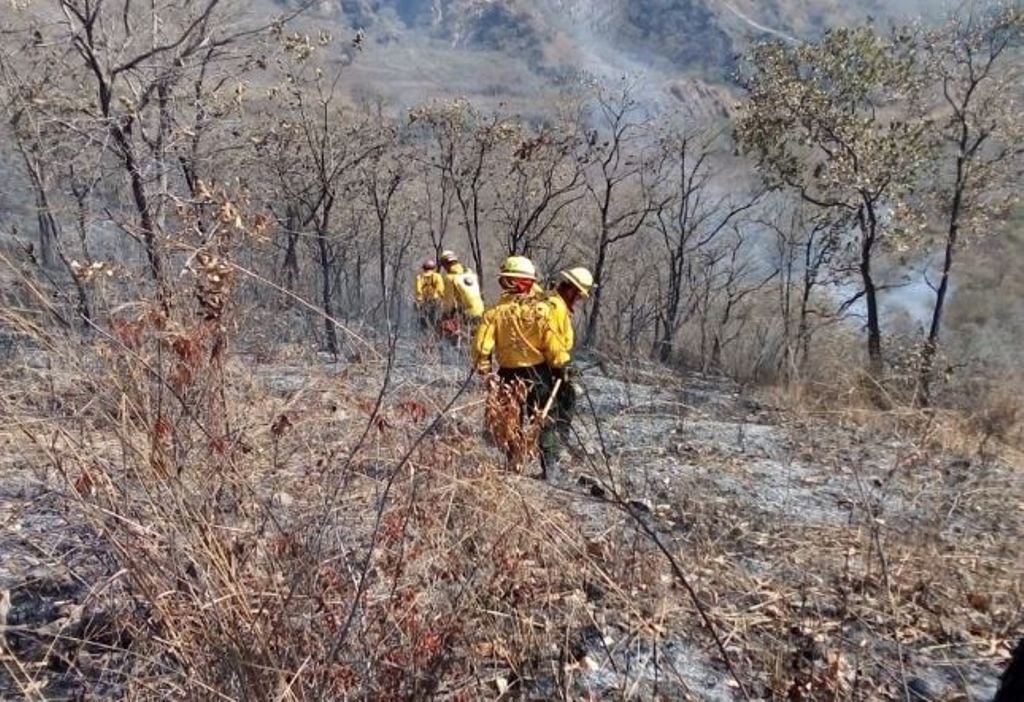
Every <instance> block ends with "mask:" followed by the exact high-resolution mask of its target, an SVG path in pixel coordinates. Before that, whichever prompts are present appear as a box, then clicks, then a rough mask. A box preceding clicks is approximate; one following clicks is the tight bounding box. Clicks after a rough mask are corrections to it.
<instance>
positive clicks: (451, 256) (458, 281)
mask: <svg viewBox="0 0 1024 702" xmlns="http://www.w3.org/2000/svg"><path fill="white" fill-rule="evenodd" d="M441 266H442V268H443V269H444V295H443V298H442V313H441V324H440V328H441V334H442V336H444V337H445V338H447V339H449V340H451V341H453V342H454V343H458V342H459V340H460V338H461V337H462V332H463V329H466V330H467V332H469V331H470V330H471V329H472V327H473V326H474V325H475V324H476V322H477V321H478V320H479V319H480V317H481V315H483V313H484V299H483V296H482V295H481V293H480V281H479V280H478V279H477V275H476V273H474V272H473V271H471V270H467V269H466V267H465V266H463V265H462V262H461V261H459V258H458V256H456V255H455V253H454V252H453V251H443V252H441Z"/></svg>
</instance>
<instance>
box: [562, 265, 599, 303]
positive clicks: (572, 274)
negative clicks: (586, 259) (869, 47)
mask: <svg viewBox="0 0 1024 702" xmlns="http://www.w3.org/2000/svg"><path fill="white" fill-rule="evenodd" d="M560 275H561V276H562V278H564V279H565V280H567V281H569V282H570V283H572V285H573V286H574V287H575V288H576V289H577V290H579V291H580V295H582V296H583V297H590V291H591V290H593V289H594V287H596V286H595V285H594V276H592V275H591V274H590V271H588V270H587V269H586V268H583V267H578V268H569V269H567V270H564V271H562V272H561V274H560Z"/></svg>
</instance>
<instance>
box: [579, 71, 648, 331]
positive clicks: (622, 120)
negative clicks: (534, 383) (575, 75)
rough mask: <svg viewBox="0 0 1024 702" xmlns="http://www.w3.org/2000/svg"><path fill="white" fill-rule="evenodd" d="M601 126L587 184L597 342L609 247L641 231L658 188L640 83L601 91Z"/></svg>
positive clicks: (592, 143) (593, 140)
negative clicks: (648, 155) (647, 149)
mask: <svg viewBox="0 0 1024 702" xmlns="http://www.w3.org/2000/svg"><path fill="white" fill-rule="evenodd" d="M596 120H597V122H598V127H597V129H596V130H594V131H592V132H591V134H590V137H589V140H588V155H587V160H588V161H589V162H590V164H591V165H590V166H589V167H588V169H587V178H586V188H587V192H588V194H589V199H590V201H591V203H592V205H593V207H594V208H595V210H596V213H597V224H598V233H597V242H596V245H595V252H594V262H593V266H592V268H593V271H592V272H593V274H594V282H595V283H596V284H597V288H596V289H595V290H594V293H593V301H592V303H591V307H590V317H589V318H588V319H587V327H586V333H585V337H584V338H585V341H586V343H588V344H594V343H596V342H597V335H598V328H599V327H598V325H599V322H600V319H601V303H602V297H603V293H602V290H601V285H602V281H603V280H604V274H605V269H606V267H607V265H608V260H609V253H610V251H611V249H612V247H613V246H615V245H616V244H618V243H620V242H622V241H625V240H627V239H630V238H632V237H634V236H636V234H637V233H638V232H639V231H640V229H641V228H642V227H643V225H644V222H646V221H647V216H648V215H649V214H650V212H651V211H652V210H653V209H654V206H653V204H652V203H651V202H650V200H649V199H648V196H649V195H650V193H652V192H654V189H653V188H652V187H651V185H650V184H648V183H645V175H647V174H646V173H645V166H646V165H647V164H646V163H645V160H644V159H645V154H644V143H643V141H644V139H645V138H646V136H647V135H646V134H645V129H646V127H647V126H648V125H647V122H646V120H645V119H644V116H643V109H642V106H641V105H640V103H639V101H637V99H636V97H635V85H634V84H633V83H632V82H630V81H626V80H624V81H623V83H622V85H621V86H619V88H618V89H617V90H614V91H610V90H602V91H600V92H599V93H598V95H597V97H596Z"/></svg>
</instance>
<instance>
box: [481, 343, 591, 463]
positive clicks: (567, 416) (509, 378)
mask: <svg viewBox="0 0 1024 702" xmlns="http://www.w3.org/2000/svg"><path fill="white" fill-rule="evenodd" d="M498 377H499V378H501V382H503V383H514V382H517V381H521V382H523V383H525V384H526V388H527V392H526V402H525V403H524V404H523V406H522V410H521V418H522V421H523V423H524V424H526V423H527V422H530V421H532V420H533V418H534V417H535V416H536V415H538V414H540V413H541V412H543V411H544V406H545V405H547V402H548V398H549V397H551V392H552V391H553V390H554V388H555V374H554V371H552V369H551V368H550V367H549V366H548V365H547V364H543V363H542V364H540V365H537V366H531V367H528V368H502V369H501V370H499V371H498ZM575 411H576V390H575V389H574V388H573V386H572V383H568V382H563V383H562V386H561V387H560V388H559V390H558V395H557V396H556V397H555V401H554V403H553V404H552V405H551V410H550V411H549V412H548V421H547V422H545V424H544V426H543V427H541V432H540V438H539V440H538V443H539V444H540V455H541V462H542V465H554V464H555V463H557V461H558V449H559V446H561V445H563V444H568V443H569V438H570V436H569V431H570V428H571V427H572V418H573V414H575Z"/></svg>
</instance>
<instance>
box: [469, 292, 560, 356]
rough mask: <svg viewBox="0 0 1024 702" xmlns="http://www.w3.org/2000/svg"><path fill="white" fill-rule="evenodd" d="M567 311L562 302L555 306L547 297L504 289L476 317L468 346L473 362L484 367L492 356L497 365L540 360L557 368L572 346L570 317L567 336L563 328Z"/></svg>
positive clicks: (556, 303) (555, 302)
mask: <svg viewBox="0 0 1024 702" xmlns="http://www.w3.org/2000/svg"><path fill="white" fill-rule="evenodd" d="M559 301H560V299H559ZM567 315H568V308H567V307H565V303H564V302H562V309H559V308H558V302H557V301H553V300H552V299H551V298H545V297H542V296H538V295H535V294H526V295H516V294H509V293H506V294H505V295H503V296H502V298H501V300H500V301H499V302H498V304H496V305H494V306H493V307H491V308H490V309H488V310H487V311H486V312H484V315H483V318H482V319H481V320H480V325H479V326H478V327H477V330H476V336H475V337H474V338H473V346H472V349H471V354H472V360H473V366H474V367H475V368H476V369H477V370H479V371H488V370H490V369H491V358H492V356H493V358H494V361H495V362H496V363H497V365H498V367H499V368H528V367H530V366H536V365H540V364H542V363H547V364H548V365H549V366H551V367H553V368H561V367H562V366H564V365H565V364H566V363H568V362H569V360H570V358H571V356H570V351H571V350H572V341H573V340H572V320H571V319H569V320H568V326H569V335H568V337H567V336H566V334H565V331H564V324H565V316H567ZM567 343H568V346H567V345H566V344H567Z"/></svg>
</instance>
